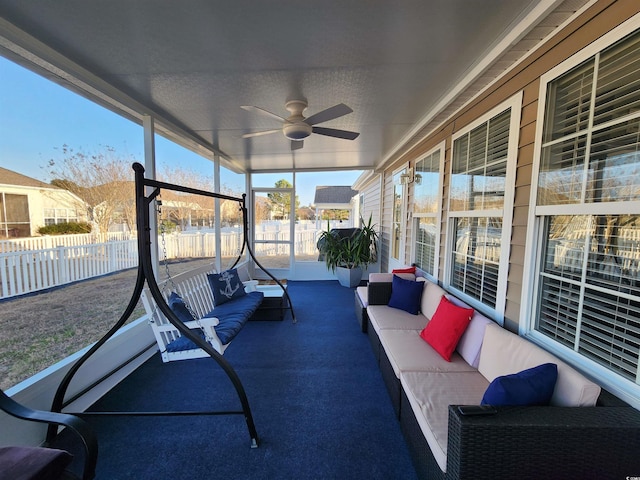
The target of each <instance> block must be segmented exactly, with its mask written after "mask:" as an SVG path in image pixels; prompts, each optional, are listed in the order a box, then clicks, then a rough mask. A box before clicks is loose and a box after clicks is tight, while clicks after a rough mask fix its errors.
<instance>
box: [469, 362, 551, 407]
mask: <svg viewBox="0 0 640 480" xmlns="http://www.w3.org/2000/svg"><path fill="white" fill-rule="evenodd" d="M557 379H558V366H557V365H556V364H555V363H543V364H542V365H538V366H537V367H533V368H528V369H526V370H522V371H521V372H518V373H514V374H511V375H504V376H501V377H498V378H496V379H495V380H493V382H491V383H490V384H489V386H488V387H487V390H486V392H484V396H483V397H482V402H480V403H482V404H483V405H495V406H503V405H504V406H513V405H519V406H523V405H549V401H550V400H551V395H553V389H554V388H555V386H556V380H557Z"/></svg>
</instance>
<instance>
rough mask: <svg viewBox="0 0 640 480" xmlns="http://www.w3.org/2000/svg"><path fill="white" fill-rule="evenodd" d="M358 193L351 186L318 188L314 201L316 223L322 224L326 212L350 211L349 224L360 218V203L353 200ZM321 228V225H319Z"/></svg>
mask: <svg viewBox="0 0 640 480" xmlns="http://www.w3.org/2000/svg"><path fill="white" fill-rule="evenodd" d="M356 195H358V191H357V190H354V189H353V188H351V187H349V186H346V187H345V186H317V187H316V196H315V199H314V201H313V203H314V205H315V207H316V222H321V220H322V212H323V211H324V210H349V212H350V213H349V220H350V222H349V224H350V225H353V224H354V223H355V222H354V219H357V218H358V203H357V202H354V201H353V198H354V197H355V196H356ZM318 228H320V225H318Z"/></svg>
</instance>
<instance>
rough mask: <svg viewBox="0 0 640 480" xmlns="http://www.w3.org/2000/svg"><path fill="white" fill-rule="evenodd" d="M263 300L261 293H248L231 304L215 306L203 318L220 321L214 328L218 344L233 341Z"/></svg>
mask: <svg viewBox="0 0 640 480" xmlns="http://www.w3.org/2000/svg"><path fill="white" fill-rule="evenodd" d="M263 298H264V293H263V292H258V291H256V292H250V293H247V294H246V295H244V296H242V297H240V298H238V299H236V300H234V301H233V302H227V303H225V304H223V305H217V306H216V308H214V309H213V310H212V311H211V312H209V313H207V314H206V315H205V316H204V317H205V318H211V317H215V318H217V319H218V320H219V321H220V323H219V324H218V325H216V326H215V327H214V328H215V330H216V335H218V338H219V339H220V342H221V343H222V344H223V345H226V344H228V343H229V342H230V341H231V340H233V338H234V337H235V336H236V335H237V334H238V332H240V330H241V329H242V327H243V326H244V324H245V323H247V320H249V318H250V317H251V315H253V314H254V313H255V311H256V310H257V309H258V307H259V306H260V304H261V303H262V300H263Z"/></svg>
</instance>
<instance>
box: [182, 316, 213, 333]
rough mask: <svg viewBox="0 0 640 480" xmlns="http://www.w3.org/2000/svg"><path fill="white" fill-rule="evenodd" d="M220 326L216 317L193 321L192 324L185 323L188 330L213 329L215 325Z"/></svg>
mask: <svg viewBox="0 0 640 480" xmlns="http://www.w3.org/2000/svg"><path fill="white" fill-rule="evenodd" d="M219 324H220V320H218V319H217V318H216V317H206V318H201V319H200V320H193V321H192V322H186V323H185V326H186V327H187V328H189V329H190V330H193V329H194V328H213V327H215V326H216V325H219Z"/></svg>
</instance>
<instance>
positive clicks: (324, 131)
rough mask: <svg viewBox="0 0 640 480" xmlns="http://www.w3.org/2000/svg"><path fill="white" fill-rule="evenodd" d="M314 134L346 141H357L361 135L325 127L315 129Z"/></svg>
mask: <svg viewBox="0 0 640 480" xmlns="http://www.w3.org/2000/svg"><path fill="white" fill-rule="evenodd" d="M313 133H318V134H320V135H326V136H327V137H336V138H344V139H345V140H355V139H356V138H358V136H359V135H360V134H359V133H357V132H350V131H348V130H338V129H335V128H323V127H313Z"/></svg>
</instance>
